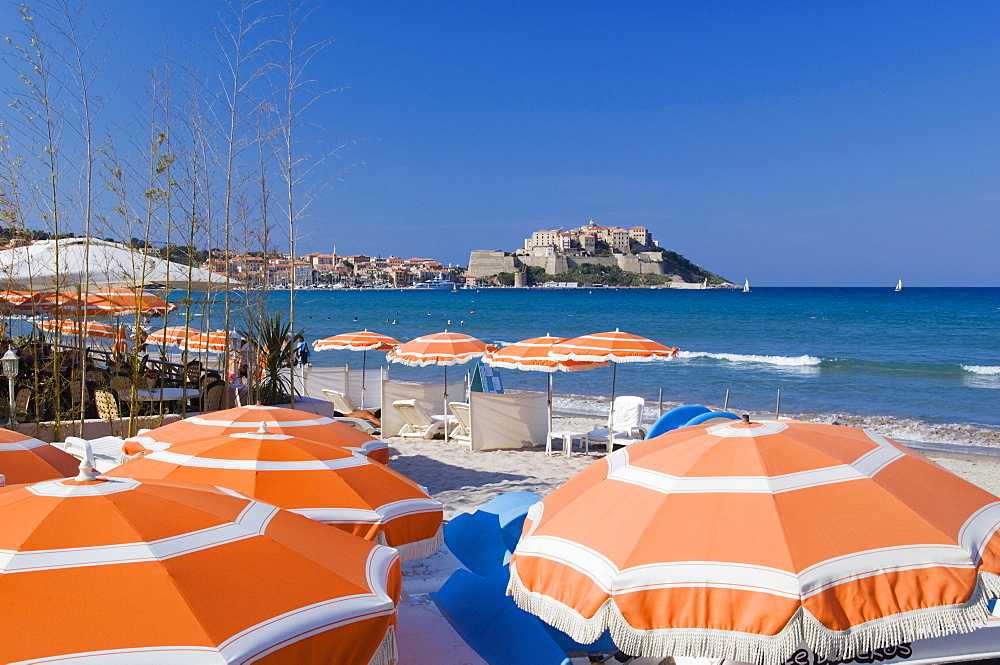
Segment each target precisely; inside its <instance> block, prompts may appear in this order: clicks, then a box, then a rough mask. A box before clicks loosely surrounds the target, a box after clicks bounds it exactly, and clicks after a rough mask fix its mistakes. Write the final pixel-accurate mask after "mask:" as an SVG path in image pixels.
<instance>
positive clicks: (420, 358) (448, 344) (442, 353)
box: [385, 330, 486, 367]
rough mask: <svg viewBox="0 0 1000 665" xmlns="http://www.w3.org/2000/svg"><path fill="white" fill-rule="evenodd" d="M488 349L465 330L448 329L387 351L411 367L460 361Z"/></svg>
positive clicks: (394, 358) (456, 363)
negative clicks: (465, 333) (462, 331)
mask: <svg viewBox="0 0 1000 665" xmlns="http://www.w3.org/2000/svg"><path fill="white" fill-rule="evenodd" d="M485 353H486V343H485V342H482V341H480V340H478V339H476V338H475V337H470V336H469V335H463V334H462V333H450V332H448V331H447V330H446V331H444V332H440V333H434V334H433V335H424V336H423V337H417V338H416V339H411V340H410V341H409V342H404V343H402V344H400V345H399V346H397V347H396V348H394V349H393V350H392V351H390V352H389V353H387V354H386V356H385V358H386V360H388V361H389V362H394V363H402V364H403V365H409V366H410V367H427V366H428V365H444V366H446V367H447V366H448V365H460V364H462V363H467V362H469V361H470V360H473V359H475V358H479V357H481V356H483V355H484V354H485Z"/></svg>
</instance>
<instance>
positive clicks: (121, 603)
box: [0, 474, 401, 665]
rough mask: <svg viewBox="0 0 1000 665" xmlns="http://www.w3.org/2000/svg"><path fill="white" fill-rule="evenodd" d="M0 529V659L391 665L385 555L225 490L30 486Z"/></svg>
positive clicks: (1, 493) (91, 483)
mask: <svg viewBox="0 0 1000 665" xmlns="http://www.w3.org/2000/svg"><path fill="white" fill-rule="evenodd" d="M88 477H93V476H87V475H85V474H81V476H78V478H88ZM0 525H2V527H0V551H3V557H2V558H0V575H2V578H3V584H2V585H0V606H2V607H3V608H4V609H3V612H4V621H5V622H9V623H7V624H6V625H9V626H16V630H8V631H6V633H5V635H4V639H3V640H0V661H2V662H4V663H28V662H30V663H43V662H44V663H70V662H72V663H101V664H102V665H126V664H128V665H131V664H133V663H218V664H220V665H223V664H226V663H251V662H258V663H269V664H273V665H278V664H282V663H288V664H292V663H295V664H296V665H319V664H321V663H331V662H336V663H353V664H356V665H368V664H369V663H389V662H395V658H396V646H395V636H394V628H393V625H394V623H395V613H396V605H397V603H398V601H399V594H400V587H401V578H400V572H399V561H398V556H397V555H396V553H395V552H394V551H393V550H391V549H390V548H387V547H381V546H379V545H376V544H373V543H370V542H367V541H364V540H362V539H360V538H355V537H353V536H350V535H348V534H345V533H340V532H337V531H336V530H334V529H329V528H326V527H324V526H323V525H321V524H317V523H316V522H313V521H312V520H308V519H305V518H303V517H302V516H300V515H295V514H293V513H290V512H288V511H285V510H281V509H279V508H276V507H275V506H272V505H268V504H265V503H261V502H258V501H254V500H252V499H249V498H247V497H245V496H240V495H239V494H236V493H234V492H231V491H229V490H224V489H219V488H216V487H209V486H207V485H203V486H196V485H179V484H174V483H164V482H153V481H136V480H132V479H126V478H100V479H95V480H85V479H82V480H57V481H46V482H42V483H36V484H34V485H22V486H18V487H8V488H4V489H0ZM54 626H58V630H55V629H53V627H54Z"/></svg>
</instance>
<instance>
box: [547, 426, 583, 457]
mask: <svg viewBox="0 0 1000 665" xmlns="http://www.w3.org/2000/svg"><path fill="white" fill-rule="evenodd" d="M574 438H575V439H580V441H581V443H582V444H583V446H584V448H585V449H589V446H587V435H586V434H581V433H580V432H552V436H551V437H549V440H548V441H547V442H546V443H545V454H546V455H551V454H552V439H562V442H563V449H562V452H563V455H565V456H566V457H571V456H572V455H573V439H574ZM588 452H589V450H588Z"/></svg>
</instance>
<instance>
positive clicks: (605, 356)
mask: <svg viewBox="0 0 1000 665" xmlns="http://www.w3.org/2000/svg"><path fill="white" fill-rule="evenodd" d="M678 350H679V349H677V348H676V347H670V346H664V345H663V344H660V343H659V342H654V341H653V340H651V339H648V338H646V337H640V336H639V335H632V334H630V333H623V332H621V331H620V330H618V328H615V330H614V332H603V333H592V334H590V335H582V336H581V337H574V338H572V339H568V340H566V341H565V342H561V343H560V344H557V345H554V346H553V347H552V349H551V350H550V351H549V355H550V356H551V357H552V358H553V359H554V360H564V361H565V360H574V361H577V362H592V363H596V362H610V363H612V369H611V408H610V410H609V412H608V452H611V451H612V450H613V449H614V446H615V428H614V426H613V423H614V420H615V386H616V384H617V382H618V363H646V362H654V361H658V360H671V359H672V358H673V357H674V356H676V355H677V351H678Z"/></svg>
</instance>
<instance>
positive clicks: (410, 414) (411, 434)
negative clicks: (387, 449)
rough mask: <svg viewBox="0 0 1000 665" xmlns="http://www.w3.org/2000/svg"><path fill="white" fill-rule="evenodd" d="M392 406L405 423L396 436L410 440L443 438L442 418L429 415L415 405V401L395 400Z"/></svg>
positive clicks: (443, 421)
mask: <svg viewBox="0 0 1000 665" xmlns="http://www.w3.org/2000/svg"><path fill="white" fill-rule="evenodd" d="M392 406H393V408H394V409H396V411H398V412H399V415H400V416H401V417H402V418H403V420H405V421H406V424H405V425H403V427H402V429H400V430H399V434H398V436H403V437H408V438H411V439H433V438H434V437H436V436H438V435H440V436H444V428H445V420H444V418H439V417H437V416H432V415H430V414H429V413H427V412H426V411H424V409H423V407H421V406H420V405H419V404H417V400H415V399H397V400H396V401H395V402H393V403H392Z"/></svg>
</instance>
